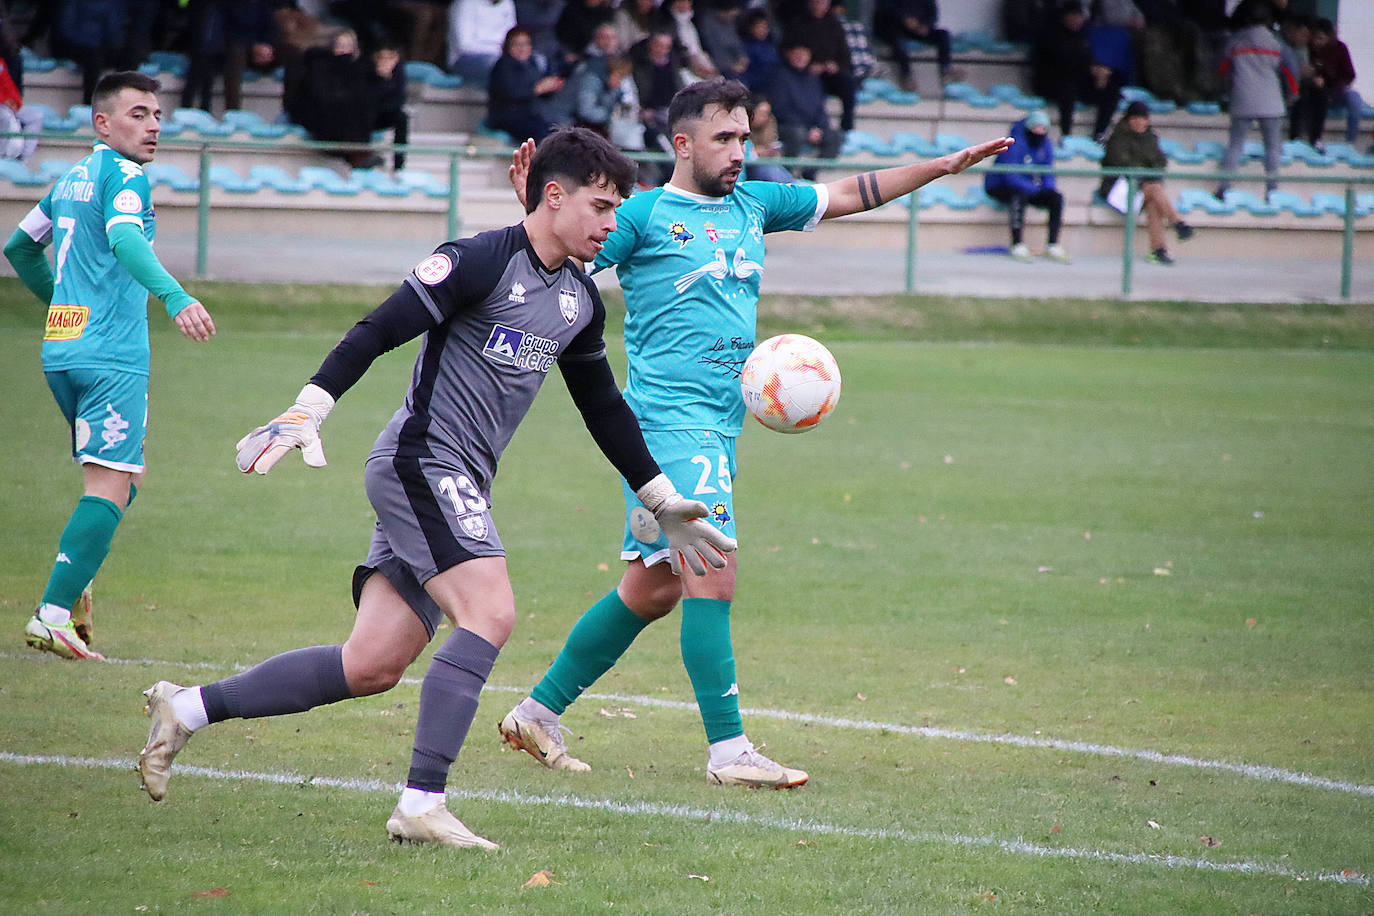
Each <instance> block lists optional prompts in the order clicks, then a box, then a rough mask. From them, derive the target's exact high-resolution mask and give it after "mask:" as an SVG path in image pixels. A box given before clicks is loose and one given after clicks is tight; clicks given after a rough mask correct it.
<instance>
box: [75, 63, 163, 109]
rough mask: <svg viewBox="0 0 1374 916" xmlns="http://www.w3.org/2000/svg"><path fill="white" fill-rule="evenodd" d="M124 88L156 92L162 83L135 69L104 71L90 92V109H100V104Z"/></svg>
mask: <svg viewBox="0 0 1374 916" xmlns="http://www.w3.org/2000/svg"><path fill="white" fill-rule="evenodd" d="M125 89H137V90H138V91H139V92H152V93H156V92H158V91H159V90H160V89H162V84H161V83H159V82H158V81H157V80H155V79H153V78H152V77H151V76H148V75H147V74H146V73H139V72H138V71H137V70H118V71H116V72H114V73H106V74H105V75H104V76H102V77H101V78H100V82H98V83H96V84H95V90H94V91H93V92H92V93H91V111H92V112H95V111H99V110H102V107H101V106H103V105H104V104H105V103H106V102H108V101H109V100H110V99H112V98H114V97H115V96H117V95H119V93H121V92H123V91H124V90H125Z"/></svg>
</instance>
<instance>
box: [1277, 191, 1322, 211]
mask: <svg viewBox="0 0 1374 916" xmlns="http://www.w3.org/2000/svg"><path fill="white" fill-rule="evenodd" d="M1269 203H1271V204H1273V205H1274V206H1275V207H1278V208H1279V209H1280V210H1287V211H1288V212H1289V213H1292V214H1293V215H1294V216H1306V217H1313V216H1321V215H1322V214H1323V213H1325V212H1326V209H1325V208H1324V207H1319V206H1316V205H1315V204H1310V203H1308V202H1307V201H1305V200H1303V199H1302V198H1301V197H1299V196H1298V195H1296V194H1294V193H1292V192H1290V191H1274V192H1272V193H1271V194H1270V195H1269Z"/></svg>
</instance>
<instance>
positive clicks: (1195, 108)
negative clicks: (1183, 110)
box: [1188, 102, 1221, 115]
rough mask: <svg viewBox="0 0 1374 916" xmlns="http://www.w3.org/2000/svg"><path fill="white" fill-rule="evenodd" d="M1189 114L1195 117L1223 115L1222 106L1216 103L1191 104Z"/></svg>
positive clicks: (1189, 104)
mask: <svg viewBox="0 0 1374 916" xmlns="http://www.w3.org/2000/svg"><path fill="white" fill-rule="evenodd" d="M1188 112H1189V113H1190V114H1195V115H1216V114H1221V106H1220V105H1218V104H1217V103H1216V102H1189V103H1188Z"/></svg>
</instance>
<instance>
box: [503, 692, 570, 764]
mask: <svg viewBox="0 0 1374 916" xmlns="http://www.w3.org/2000/svg"><path fill="white" fill-rule="evenodd" d="M496 728H497V730H498V731H500V732H501V737H502V738H503V739H504V740H505V742H506V743H507V744H509V745H510V746H511V747H513V748H515V749H516V750H517V751H524V752H525V753H526V754H529V755H530V756H531V757H533V758H534V759H535V760H538V761H539V763H540V764H541V765H542V766H546V767H548V768H549V769H550V770H569V771H571V772H574V773H585V772H587V771H588V770H590V769H591V767H590V766H589V765H587V764H585V763H583V762H582V761H581V760H578V759H577V758H576V757H574V756H573V755H572V754H569V753H568V748H567V747H566V746H565V745H564V744H563V726H561V725H559V724H558V722H557V720H554V721H552V722H543V721H540V720H539V719H535V718H533V717H531V716H527V715H525V714H524V713H522V712H521V711H520V707H519V706H517V707H515V708H514V709H512V710H511V711H510V712H508V713H506V717H505V718H504V719H502V720H501V724H499V725H498V726H496Z"/></svg>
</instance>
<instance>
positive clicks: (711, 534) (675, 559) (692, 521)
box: [635, 474, 736, 576]
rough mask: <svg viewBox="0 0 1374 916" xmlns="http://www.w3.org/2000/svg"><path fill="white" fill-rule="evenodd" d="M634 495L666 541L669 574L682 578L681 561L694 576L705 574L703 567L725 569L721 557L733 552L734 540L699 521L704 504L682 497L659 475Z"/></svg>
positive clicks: (708, 524)
mask: <svg viewBox="0 0 1374 916" xmlns="http://www.w3.org/2000/svg"><path fill="white" fill-rule="evenodd" d="M635 495H636V496H638V497H639V501H640V502H641V503H643V504H644V508H646V509H648V510H649V511H650V512H652V513H653V514H654V518H655V520H657V521H658V525H659V528H661V529H662V531H663V534H664V535H665V536H666V537H667V538H668V563H669V565H670V566H672V569H673V575H676V576H680V575H682V565H683V563H684V562H685V563H686V564H687V566H688V567H690V568H691V570H692V572H693V573H695V574H696V575H698V576H704V575H706V567H707V565H710V566H712V567H714V568H715V569H724V568H725V555H726V554H727V553H731V552H733V551H734V549H735V547H736V544H735V539H734V538H729V537H726V536H725V535H724V534H722V533H721V531H720V529H719V528H717V527H716V526H715V525H712V524H711V523H710V522H706V521H703V519H704V518H706V516H707V515H708V514H709V510H708V509H707V508H706V504H705V503H701V502H697V501H696V500H695V499H686V498H684V497H683V496H682V494H681V493H679V492H678V491H677V488H676V487H674V486H673V482H672V481H671V480H669V479H668V478H667V477H666V476H665V475H663V474H659V475H658V476H657V477H655V478H654V479H653V480H651V481H649V482H648V483H646V484H645V485H644V486H642V487H640V488H639V489H638V490H636V491H635Z"/></svg>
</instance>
